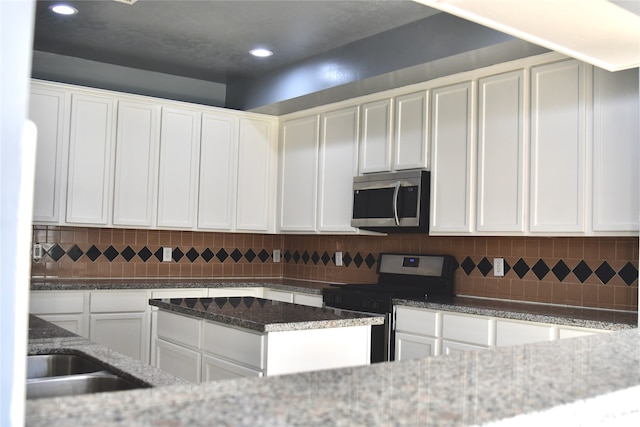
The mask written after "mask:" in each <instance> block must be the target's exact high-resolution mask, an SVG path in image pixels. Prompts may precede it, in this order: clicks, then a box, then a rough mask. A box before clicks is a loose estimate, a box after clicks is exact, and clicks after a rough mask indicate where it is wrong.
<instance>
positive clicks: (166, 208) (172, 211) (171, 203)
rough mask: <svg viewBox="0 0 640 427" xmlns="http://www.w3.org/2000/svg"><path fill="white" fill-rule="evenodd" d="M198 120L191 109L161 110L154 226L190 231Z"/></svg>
mask: <svg viewBox="0 0 640 427" xmlns="http://www.w3.org/2000/svg"><path fill="white" fill-rule="evenodd" d="M200 118H201V114H200V112H198V111H195V110H190V109H181V108H169V107H164V108H163V109H162V130H161V134H160V135H161V136H160V168H159V180H158V221H157V225H158V227H179V228H183V229H191V228H193V227H194V225H195V212H196V200H197V199H196V192H197V188H198V172H199V167H198V166H199V162H198V156H199V151H200V149H199V148H200Z"/></svg>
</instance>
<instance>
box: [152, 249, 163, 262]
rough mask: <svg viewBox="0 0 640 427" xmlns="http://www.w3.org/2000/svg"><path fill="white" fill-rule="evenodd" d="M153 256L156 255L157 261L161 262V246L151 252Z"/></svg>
mask: <svg viewBox="0 0 640 427" xmlns="http://www.w3.org/2000/svg"><path fill="white" fill-rule="evenodd" d="M153 256H154V257H156V259H157V260H158V261H160V262H162V248H161V247H160V248H158V250H157V251H155V252H154V253H153Z"/></svg>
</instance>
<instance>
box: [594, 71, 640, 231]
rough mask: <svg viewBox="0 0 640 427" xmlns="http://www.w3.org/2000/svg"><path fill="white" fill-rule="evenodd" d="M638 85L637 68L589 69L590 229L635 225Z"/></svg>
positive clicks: (639, 143) (639, 114) (635, 228)
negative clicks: (611, 70)
mask: <svg viewBox="0 0 640 427" xmlns="http://www.w3.org/2000/svg"><path fill="white" fill-rule="evenodd" d="M638 91H639V89H638V70H637V69H634V70H628V71H620V72H616V73H610V72H607V71H604V70H600V69H597V68H596V69H594V84H593V92H594V93H593V96H594V100H593V102H594V108H593V230H594V231H632V232H637V231H638V212H639V210H640V208H639V206H640V204H639V203H638V186H637V184H638V183H639V182H640V178H639V176H638V173H639V172H638V171H639V168H638V158H639V156H640V154H639V153H638V150H639V149H640V134H639V132H640V131H639V129H640V128H639V127H638V118H639V117H640V111H639V110H640V101H639V97H638Z"/></svg>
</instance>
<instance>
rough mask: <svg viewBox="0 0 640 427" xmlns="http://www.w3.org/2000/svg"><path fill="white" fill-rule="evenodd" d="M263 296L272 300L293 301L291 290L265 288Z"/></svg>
mask: <svg viewBox="0 0 640 427" xmlns="http://www.w3.org/2000/svg"><path fill="white" fill-rule="evenodd" d="M264 298H265V299H270V300H273V301H282V302H293V292H287V291H277V290H274V289H265V290H264Z"/></svg>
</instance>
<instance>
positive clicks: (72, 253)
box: [67, 245, 84, 261]
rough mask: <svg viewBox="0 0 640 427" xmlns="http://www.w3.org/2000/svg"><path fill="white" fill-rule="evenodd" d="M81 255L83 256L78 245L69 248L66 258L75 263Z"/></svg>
mask: <svg viewBox="0 0 640 427" xmlns="http://www.w3.org/2000/svg"><path fill="white" fill-rule="evenodd" d="M82 255H84V252H82V249H80V248H79V247H78V245H73V246H71V248H70V249H69V250H68V251H67V256H68V257H69V258H71V259H72V260H74V261H77V260H78V258H80V257H81V256H82Z"/></svg>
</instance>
